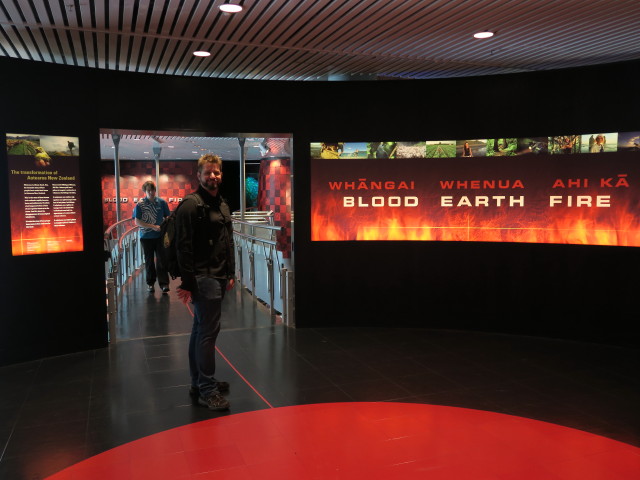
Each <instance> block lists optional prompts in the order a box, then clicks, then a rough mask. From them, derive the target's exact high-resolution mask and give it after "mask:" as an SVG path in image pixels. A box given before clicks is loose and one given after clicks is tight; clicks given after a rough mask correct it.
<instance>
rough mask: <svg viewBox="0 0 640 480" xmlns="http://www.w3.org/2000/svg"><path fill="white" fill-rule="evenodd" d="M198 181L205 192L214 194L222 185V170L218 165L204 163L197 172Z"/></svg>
mask: <svg viewBox="0 0 640 480" xmlns="http://www.w3.org/2000/svg"><path fill="white" fill-rule="evenodd" d="M198 181H199V182H200V185H202V187H203V188H204V189H205V190H208V191H209V192H211V193H216V192H217V191H218V187H219V186H220V184H221V183H222V170H221V169H220V165H217V164H215V163H205V164H204V166H203V167H202V170H201V171H200V172H198Z"/></svg>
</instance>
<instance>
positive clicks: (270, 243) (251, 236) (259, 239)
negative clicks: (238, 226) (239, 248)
mask: <svg viewBox="0 0 640 480" xmlns="http://www.w3.org/2000/svg"><path fill="white" fill-rule="evenodd" d="M234 233H235V234H236V235H237V236H239V237H242V238H246V239H247V240H253V241H255V242H261V243H266V244H267V245H273V246H276V245H277V244H278V242H276V241H275V240H267V239H266V238H259V237H254V236H253V235H249V234H248V233H242V232H238V231H234Z"/></svg>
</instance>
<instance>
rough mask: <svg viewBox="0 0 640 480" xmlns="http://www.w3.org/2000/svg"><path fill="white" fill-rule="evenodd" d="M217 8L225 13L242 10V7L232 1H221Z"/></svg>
mask: <svg viewBox="0 0 640 480" xmlns="http://www.w3.org/2000/svg"><path fill="white" fill-rule="evenodd" d="M218 8H219V9H220V10H222V11H223V12H225V13H238V12H241V11H242V7H241V6H240V5H236V4H234V3H223V4H222V5H220V6H219V7H218Z"/></svg>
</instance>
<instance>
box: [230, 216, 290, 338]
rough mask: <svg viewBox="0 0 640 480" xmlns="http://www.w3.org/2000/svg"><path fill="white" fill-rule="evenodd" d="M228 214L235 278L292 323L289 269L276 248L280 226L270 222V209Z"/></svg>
mask: <svg viewBox="0 0 640 480" xmlns="http://www.w3.org/2000/svg"><path fill="white" fill-rule="evenodd" d="M232 217H233V228H234V243H235V245H236V270H237V272H238V281H239V282H240V284H241V285H242V286H243V287H244V288H246V289H247V290H249V291H250V292H251V294H252V296H253V298H254V299H259V300H261V301H262V302H264V303H266V304H267V305H268V306H269V312H270V314H271V315H272V316H275V315H276V314H278V313H280V314H281V315H282V320H283V322H284V323H285V324H286V325H288V326H294V325H295V316H294V311H293V270H292V269H291V268H286V267H285V261H284V259H283V257H282V252H280V251H278V249H277V248H276V246H277V235H278V234H279V233H281V232H282V231H283V227H280V226H275V225H274V224H273V223H274V222H273V212H270V211H269V212H260V211H252V212H245V213H244V215H241V214H240V213H239V212H234V213H233V215H232ZM242 217H244V218H242ZM276 272H277V273H276Z"/></svg>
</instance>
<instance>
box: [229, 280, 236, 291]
mask: <svg viewBox="0 0 640 480" xmlns="http://www.w3.org/2000/svg"><path fill="white" fill-rule="evenodd" d="M235 284H236V281H235V280H234V279H233V278H230V279H229V281H228V282H227V290H231V289H232V288H233V286H234V285H235Z"/></svg>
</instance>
